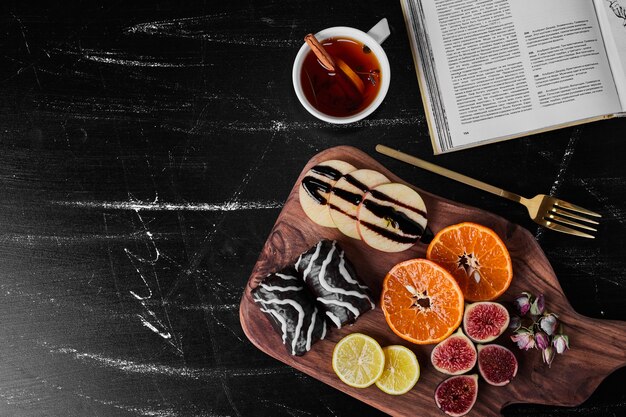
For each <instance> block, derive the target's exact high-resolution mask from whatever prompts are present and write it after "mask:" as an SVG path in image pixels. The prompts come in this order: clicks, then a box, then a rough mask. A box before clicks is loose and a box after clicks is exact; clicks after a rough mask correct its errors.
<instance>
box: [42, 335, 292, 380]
mask: <svg viewBox="0 0 626 417" xmlns="http://www.w3.org/2000/svg"><path fill="white" fill-rule="evenodd" d="M39 344H40V345H42V346H43V347H46V348H47V349H48V352H49V353H51V354H56V355H59V354H62V355H68V356H71V357H72V358H74V359H75V360H77V361H79V362H83V363H86V364H90V365H96V366H99V367H103V368H111V369H117V370H119V371H122V372H126V373H129V374H143V375H161V376H166V377H171V378H183V379H192V380H205V381H207V380H208V381H211V380H215V378H257V377H259V378H260V377H264V376H268V375H281V374H293V373H294V372H295V371H294V370H292V369H291V368H289V367H286V366H281V367H277V368H232V367H228V368H224V367H212V368H210V369H209V368H190V367H187V366H169V365H162V364H156V363H150V362H148V363H144V362H137V361H134V360H130V359H121V358H112V357H108V356H105V355H101V354H98V353H91V352H81V351H79V350H77V349H74V348H71V347H54V346H49V345H48V344H47V343H39Z"/></svg>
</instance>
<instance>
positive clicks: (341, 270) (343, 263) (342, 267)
mask: <svg viewBox="0 0 626 417" xmlns="http://www.w3.org/2000/svg"><path fill="white" fill-rule="evenodd" d="M344 254H345V252H344V251H339V273H340V274H341V276H342V277H343V279H345V280H346V281H347V282H349V283H350V284H355V285H358V286H359V287H360V288H362V289H364V290H368V289H369V288H368V287H367V285H363V284H360V283H359V281H357V280H355V279H353V278H352V277H351V276H350V273H349V272H348V270H347V269H346V260H345V258H344Z"/></svg>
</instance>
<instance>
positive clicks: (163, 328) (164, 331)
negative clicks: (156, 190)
mask: <svg viewBox="0 0 626 417" xmlns="http://www.w3.org/2000/svg"><path fill="white" fill-rule="evenodd" d="M157 200H158V196H157V198H155V200H154V202H155V203H156V202H157ZM135 212H136V215H137V218H138V219H139V222H140V223H141V225H142V228H143V230H144V233H145V237H146V238H145V239H144V244H145V245H146V247H147V248H148V252H149V253H151V254H153V255H152V256H151V257H150V258H144V257H141V256H139V255H136V254H135V253H133V252H132V251H130V250H129V249H128V248H124V253H125V254H126V256H127V257H128V259H129V260H130V262H131V264H132V265H133V267H134V268H135V270H136V271H137V274H139V276H140V277H141V280H142V282H143V285H144V287H145V289H146V290H147V292H146V293H145V294H144V295H139V294H138V293H137V292H136V291H133V290H131V291H129V292H130V294H131V295H132V296H133V297H134V298H135V299H136V300H138V301H139V302H140V304H141V306H142V307H143V308H144V310H145V311H146V313H147V314H148V315H149V316H150V317H151V318H152V321H149V320H148V319H146V317H145V316H143V315H141V314H138V315H137V316H138V317H139V318H140V320H141V324H142V325H143V326H144V327H146V328H148V329H150V330H151V331H152V332H154V333H155V334H157V335H159V336H160V337H161V338H162V339H163V340H165V341H166V342H167V343H168V344H169V345H170V346H172V347H173V348H174V349H175V351H176V353H177V354H178V355H180V356H183V355H184V352H183V347H182V343H181V341H180V340H179V339H178V337H176V333H175V332H174V328H173V326H172V323H171V321H170V318H169V313H168V311H167V307H165V306H164V305H163V303H161V304H160V306H161V307H162V310H163V313H164V315H165V319H164V320H160V319H159V318H158V317H157V315H156V314H155V312H154V311H152V309H151V308H149V307H148V306H147V305H146V303H145V301H146V300H149V299H152V297H153V295H154V292H153V290H152V287H151V286H150V284H148V279H147V278H146V276H145V275H144V273H143V272H142V268H141V266H142V265H143V266H148V267H149V268H148V269H150V270H151V275H152V277H153V278H154V279H153V281H154V283H155V285H156V287H157V290H158V293H159V294H161V289H160V284H159V278H158V273H157V271H156V268H154V267H155V265H156V263H157V262H158V261H159V259H160V258H161V251H160V250H159V248H158V247H157V245H156V242H155V241H154V238H153V234H152V232H151V231H150V230H149V229H148V226H147V225H146V223H145V221H144V220H143V217H142V216H141V215H140V214H139V211H138V210H136V211H135ZM160 298H161V300H162V299H163V297H162V296H161V297H160ZM154 323H156V324H154Z"/></svg>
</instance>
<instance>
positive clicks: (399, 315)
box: [381, 259, 464, 345]
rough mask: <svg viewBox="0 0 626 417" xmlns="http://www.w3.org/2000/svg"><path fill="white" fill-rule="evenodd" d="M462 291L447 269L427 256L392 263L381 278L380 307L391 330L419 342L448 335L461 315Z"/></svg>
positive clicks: (438, 340) (433, 340) (443, 337)
mask: <svg viewBox="0 0 626 417" xmlns="http://www.w3.org/2000/svg"><path fill="white" fill-rule="evenodd" d="M463 306H464V299H463V292H462V291H461V288H460V287H459V285H458V284H457V282H456V280H455V279H454V277H452V275H450V273H448V271H446V270H445V269H443V268H442V267H441V266H439V265H437V264H436V263H434V262H431V261H429V260H427V259H411V260H408V261H405V262H401V263H399V264H397V265H395V266H394V267H393V268H391V270H390V271H389V273H387V276H386V277H385V280H384V282H383V292H382V296H381V307H382V310H383V313H384V314H385V320H387V324H388V325H389V327H390V328H391V330H392V331H393V332H394V333H395V334H397V335H398V336H400V337H401V338H403V339H405V340H408V341H410V342H413V343H417V344H420V345H424V344H430V343H438V342H440V341H442V340H443V339H445V338H446V337H448V336H450V335H451V334H452V332H454V330H456V328H457V327H459V324H461V319H462V318H463Z"/></svg>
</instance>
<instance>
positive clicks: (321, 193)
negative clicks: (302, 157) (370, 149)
mask: <svg viewBox="0 0 626 417" xmlns="http://www.w3.org/2000/svg"><path fill="white" fill-rule="evenodd" d="M354 170H356V168H355V167H353V166H352V165H350V164H349V163H347V162H344V161H339V160H337V159H331V160H328V161H324V162H322V163H320V164H318V165H315V166H314V167H313V168H311V169H310V170H309V171H308V172H307V173H306V175H305V176H304V178H303V179H302V182H301V183H300V190H299V191H300V193H299V194H300V205H301V206H302V210H304V212H305V213H306V215H307V216H309V219H311V220H313V221H314V222H315V223H317V224H319V225H320V226H326V227H336V226H335V223H334V222H333V219H332V218H331V217H330V210H329V209H328V196H329V193H330V190H331V189H332V188H333V185H335V183H336V182H337V180H338V179H339V178H341V176H342V175H344V174H347V173H348V172H351V171H354Z"/></svg>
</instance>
